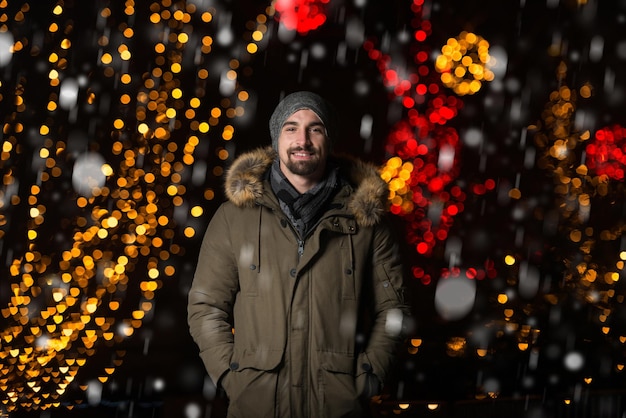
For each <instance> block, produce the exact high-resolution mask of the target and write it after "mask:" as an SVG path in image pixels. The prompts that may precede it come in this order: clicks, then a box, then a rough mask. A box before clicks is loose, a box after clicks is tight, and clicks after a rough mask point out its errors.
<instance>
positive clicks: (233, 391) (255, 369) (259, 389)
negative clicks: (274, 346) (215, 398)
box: [224, 352, 278, 418]
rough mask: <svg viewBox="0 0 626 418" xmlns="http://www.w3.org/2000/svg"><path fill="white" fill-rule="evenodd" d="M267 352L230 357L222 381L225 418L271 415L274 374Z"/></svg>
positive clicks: (274, 394)
mask: <svg viewBox="0 0 626 418" xmlns="http://www.w3.org/2000/svg"><path fill="white" fill-rule="evenodd" d="M269 353H270V354H268V352H262V353H258V352H257V353H255V354H254V355H250V354H248V355H246V354H241V353H240V355H238V354H236V353H235V354H233V358H232V360H231V363H230V371H229V372H228V374H227V375H226V376H225V379H224V389H225V390H226V395H227V396H228V399H229V406H228V417H230V418H246V417H263V418H265V417H267V418H273V417H274V416H275V408H276V385H277V382H278V372H277V370H276V364H275V363H276V361H275V360H274V359H273V357H275V356H273V355H271V353H273V352H269Z"/></svg>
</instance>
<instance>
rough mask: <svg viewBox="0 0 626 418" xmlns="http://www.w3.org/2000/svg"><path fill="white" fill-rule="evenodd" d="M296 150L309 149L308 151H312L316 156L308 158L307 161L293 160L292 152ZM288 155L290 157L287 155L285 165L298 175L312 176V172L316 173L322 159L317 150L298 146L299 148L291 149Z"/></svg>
mask: <svg viewBox="0 0 626 418" xmlns="http://www.w3.org/2000/svg"><path fill="white" fill-rule="evenodd" d="M294 151H307V152H310V153H312V156H313V157H315V158H313V159H311V160H306V161H300V160H293V159H292V158H291V153H292V152H294ZM287 155H288V157H287V161H286V162H285V167H287V169H288V170H289V171H290V172H292V173H293V174H296V175H298V176H310V175H311V174H313V173H315V172H316V171H317V170H318V169H319V168H320V165H321V161H320V158H319V154H318V153H317V152H315V150H312V149H304V148H297V149H293V150H289V153H288V154H287Z"/></svg>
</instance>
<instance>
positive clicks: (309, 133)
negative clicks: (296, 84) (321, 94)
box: [278, 109, 330, 182]
mask: <svg viewBox="0 0 626 418" xmlns="http://www.w3.org/2000/svg"><path fill="white" fill-rule="evenodd" d="M329 148H330V142H329V139H328V137H327V136H326V128H325V127H324V124H323V123H322V120H321V119H320V118H319V116H317V114H316V113H315V112H313V111H312V110H309V109H302V110H298V111H297V112H295V113H293V114H292V115H291V116H289V117H288V118H287V120H286V121H285V123H284V124H283V127H282V129H281V131H280V136H279V137H278V157H279V159H280V166H281V170H282V171H283V173H284V174H285V176H286V177H287V178H288V179H290V180H291V176H292V175H293V176H299V177H301V178H302V179H306V180H309V181H313V182H317V181H319V180H321V178H322V177H323V176H324V170H325V169H326V159H327V158H328V153H329Z"/></svg>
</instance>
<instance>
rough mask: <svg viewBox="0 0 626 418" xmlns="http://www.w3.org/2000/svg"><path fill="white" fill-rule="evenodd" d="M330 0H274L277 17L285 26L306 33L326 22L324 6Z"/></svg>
mask: <svg viewBox="0 0 626 418" xmlns="http://www.w3.org/2000/svg"><path fill="white" fill-rule="evenodd" d="M329 1H330V0H276V3H275V4H274V8H275V9H276V12H278V14H277V19H278V20H279V21H280V22H282V23H283V25H285V27H286V28H288V29H291V30H296V31H298V33H301V34H306V33H308V32H309V31H312V30H315V29H317V28H319V27H320V26H322V25H323V24H324V22H326V6H327V5H328V3H329Z"/></svg>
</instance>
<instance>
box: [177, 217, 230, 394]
mask: <svg viewBox="0 0 626 418" xmlns="http://www.w3.org/2000/svg"><path fill="white" fill-rule="evenodd" d="M229 229H230V228H229V224H228V220H227V217H226V208H225V205H222V206H221V207H220V208H219V209H218V210H217V212H216V213H215V215H214V216H213V218H212V220H211V222H210V223H209V226H208V228H207V230H206V232H205V235H204V238H203V240H202V246H201V248H200V253H199V257H198V264H197V267H196V271H195V274H194V278H193V282H192V285H191V288H190V290H189V297H188V305H187V314H188V316H187V321H188V324H189V330H190V333H191V336H192V338H193V339H194V341H195V342H196V344H197V345H198V348H199V349H200V357H201V358H202V361H203V362H204V366H205V368H206V370H207V373H208V374H209V377H210V378H211V380H212V381H213V383H214V384H215V385H218V383H219V380H220V378H221V377H222V376H223V375H224V373H226V371H227V370H228V369H229V364H230V360H231V357H232V351H233V333H232V326H233V321H232V313H233V304H234V302H235V297H236V294H237V290H238V274H237V262H236V260H235V256H234V254H233V251H232V243H231V241H230V233H229Z"/></svg>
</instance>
